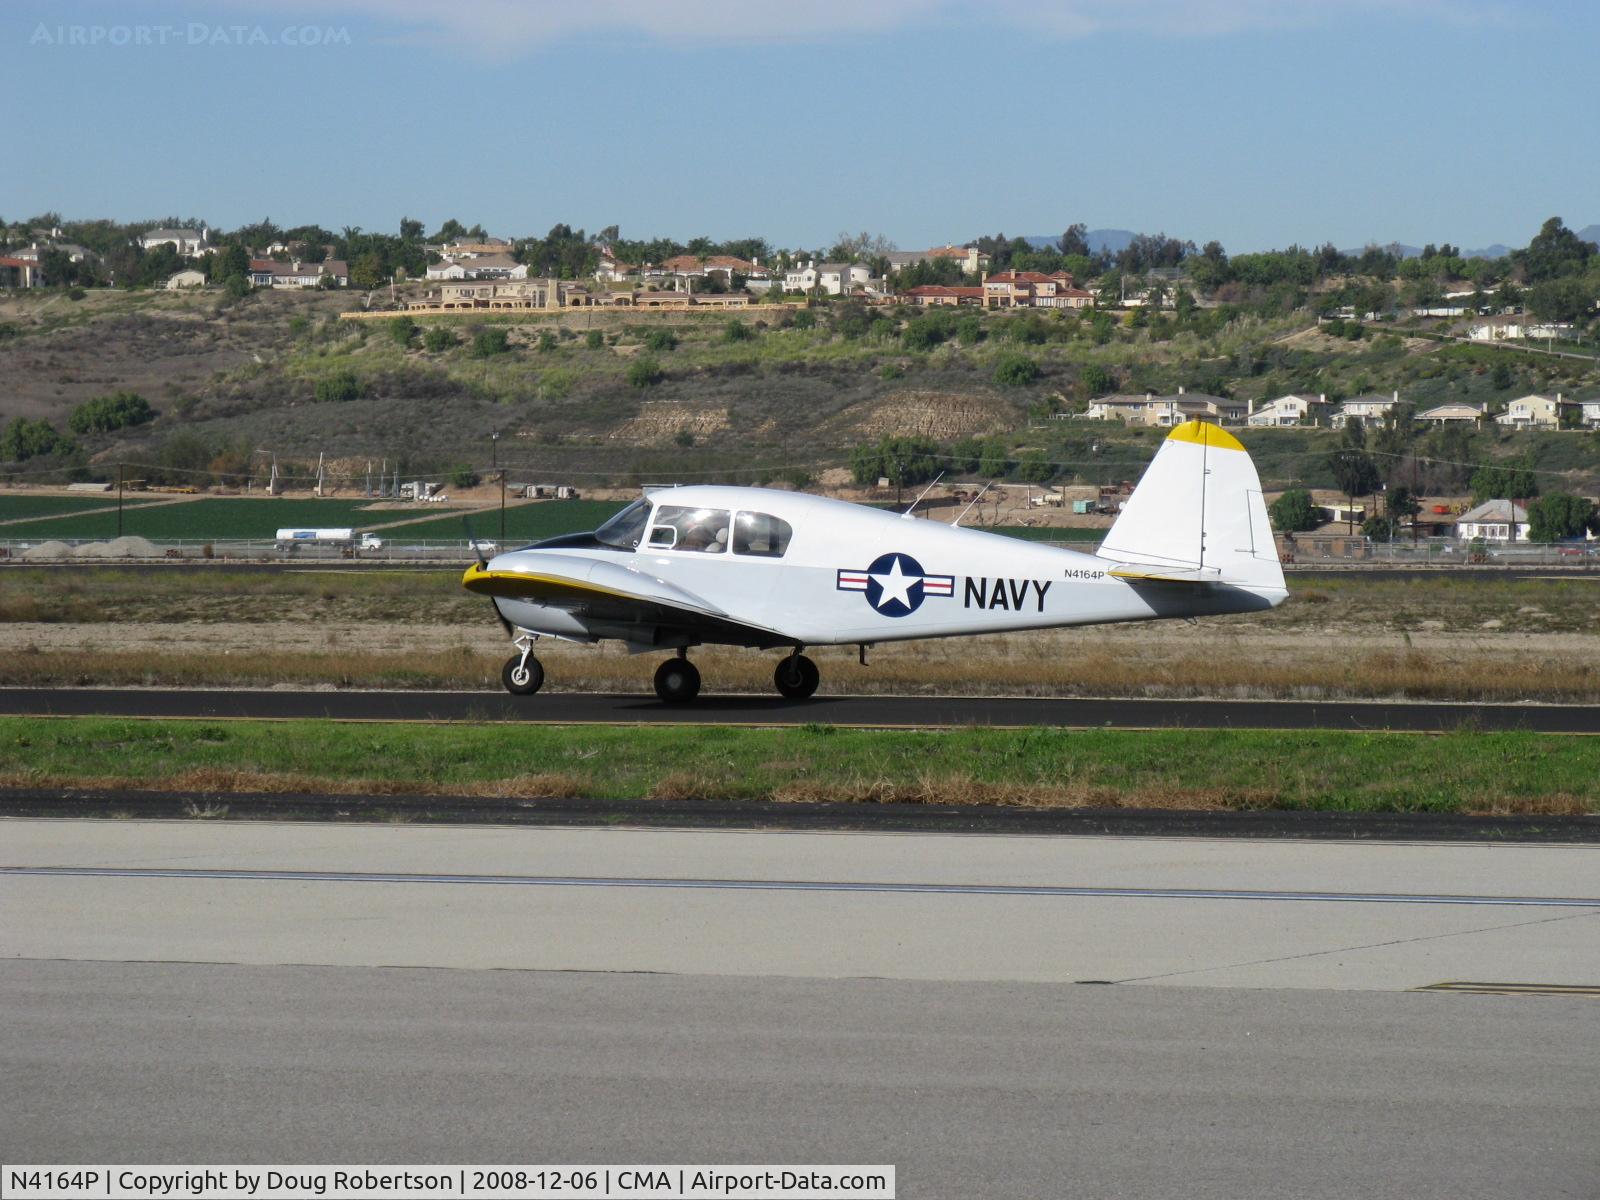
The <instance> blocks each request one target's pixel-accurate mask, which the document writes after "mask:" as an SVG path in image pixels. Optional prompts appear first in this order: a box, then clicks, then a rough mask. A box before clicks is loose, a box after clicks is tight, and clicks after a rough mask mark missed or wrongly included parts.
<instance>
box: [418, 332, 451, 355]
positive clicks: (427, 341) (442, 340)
mask: <svg viewBox="0 0 1600 1200" xmlns="http://www.w3.org/2000/svg"><path fill="white" fill-rule="evenodd" d="M455 344H456V335H455V334H453V333H451V332H450V331H449V330H448V329H446V328H445V327H444V326H443V325H433V326H430V327H429V329H428V332H427V333H425V334H423V335H422V348H423V349H424V350H426V351H427V352H428V353H429V354H442V353H443V352H444V351H446V350H448V349H450V347H451V346H454V345H455Z"/></svg>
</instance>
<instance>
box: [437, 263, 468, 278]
mask: <svg viewBox="0 0 1600 1200" xmlns="http://www.w3.org/2000/svg"><path fill="white" fill-rule="evenodd" d="M466 277H467V269H466V267H464V266H462V265H461V264H460V263H458V262H456V261H455V260H454V259H451V258H447V259H444V260H443V261H441V262H436V263H430V264H428V278H429V279H465V278H466Z"/></svg>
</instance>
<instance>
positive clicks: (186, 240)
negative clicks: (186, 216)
mask: <svg viewBox="0 0 1600 1200" xmlns="http://www.w3.org/2000/svg"><path fill="white" fill-rule="evenodd" d="M139 245H140V247H141V248H143V249H144V250H145V251H147V252H148V251H151V250H154V249H155V248H156V247H157V246H171V247H172V248H173V249H174V250H176V251H177V252H178V254H179V255H180V256H181V257H183V258H193V257H195V255H197V254H204V253H205V252H206V251H207V250H209V249H211V230H209V229H149V230H146V231H145V232H144V233H141V234H140V235H139Z"/></svg>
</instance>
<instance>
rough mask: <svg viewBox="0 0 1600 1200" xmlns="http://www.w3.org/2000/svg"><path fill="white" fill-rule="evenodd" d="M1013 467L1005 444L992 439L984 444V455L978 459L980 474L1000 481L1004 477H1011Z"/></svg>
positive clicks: (997, 439)
mask: <svg viewBox="0 0 1600 1200" xmlns="http://www.w3.org/2000/svg"><path fill="white" fill-rule="evenodd" d="M1011 467H1012V462H1011V457H1010V455H1008V454H1007V453H1006V444H1005V443H1004V442H1002V441H1001V440H1000V439H999V438H990V439H989V440H988V441H987V442H985V443H984V444H983V453H982V455H981V456H980V457H979V459H978V474H980V475H987V476H988V477H989V478H990V479H999V478H1000V477H1001V476H1002V475H1009V474H1010V473H1011Z"/></svg>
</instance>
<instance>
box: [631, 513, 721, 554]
mask: <svg viewBox="0 0 1600 1200" xmlns="http://www.w3.org/2000/svg"><path fill="white" fill-rule="evenodd" d="M650 546H651V548H652V549H655V550H693V551H698V552H699V553H701V554H722V553H724V552H726V551H727V549H728V510H727V509H725V508H682V507H679V506H677V505H672V504H663V505H662V506H661V507H660V508H658V509H656V519H655V521H654V523H653V524H652V525H651V527H650Z"/></svg>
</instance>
